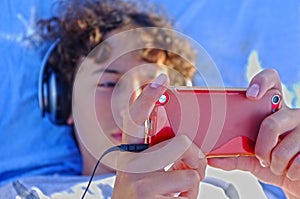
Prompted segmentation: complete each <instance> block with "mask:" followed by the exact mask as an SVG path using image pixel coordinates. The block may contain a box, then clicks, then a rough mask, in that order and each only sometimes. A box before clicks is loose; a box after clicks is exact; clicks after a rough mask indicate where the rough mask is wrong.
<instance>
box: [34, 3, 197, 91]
mask: <svg viewBox="0 0 300 199" xmlns="http://www.w3.org/2000/svg"><path fill="white" fill-rule="evenodd" d="M56 8H57V13H58V15H57V16H53V17H52V18H50V19H41V20H39V21H38V26H39V32H40V34H41V36H42V38H44V39H45V40H50V41H54V40H56V39H57V38H60V40H61V41H60V42H59V43H58V45H57V48H56V49H55V51H54V52H53V53H52V55H51V56H50V58H49V61H48V63H50V64H51V65H52V66H55V68H54V70H56V71H58V72H60V73H61V74H63V75H64V76H65V77H66V80H67V81H68V83H69V84H70V85H72V83H73V79H74V76H75V71H76V67H77V65H78V62H79V59H80V57H83V56H84V57H85V56H87V55H88V54H89V52H90V51H91V50H92V49H93V48H94V47H95V46H97V45H98V44H99V43H100V42H102V41H103V40H104V38H105V36H107V34H109V33H110V32H111V31H113V30H117V29H119V28H121V27H124V26H125V25H128V24H131V25H133V26H135V27H159V28H172V27H173V23H172V21H171V20H170V19H168V18H167V17H166V14H165V12H164V10H162V9H161V7H158V6H155V5H154V4H149V3H146V2H145V1H139V2H135V1H132V0H70V1H60V2H58V4H57V7H56ZM152 38H154V39H153V42H158V43H161V44H162V45H163V46H167V47H168V49H171V51H172V50H173V49H175V50H176V52H178V53H173V52H171V51H167V50H162V49H153V48H145V49H143V50H142V53H141V57H142V58H143V59H144V60H145V61H147V62H151V63H157V62H158V60H159V62H160V63H161V64H163V65H166V66H168V67H170V68H173V69H175V70H176V71H178V72H179V73H180V74H182V75H183V76H184V78H185V79H191V77H192V76H193V74H194V71H195V69H194V66H193V63H191V62H190V61H187V60H185V59H183V58H182V57H181V56H180V55H179V54H181V55H182V54H184V55H185V57H186V58H187V59H188V60H194V59H195V52H194V51H193V49H192V48H191V46H190V45H189V43H188V42H187V41H183V40H178V39H175V38H174V36H172V35H170V34H169V33H167V32H163V31H159V32H154V33H152ZM170 79H171V83H172V82H173V83H174V82H176V81H177V80H176V77H170Z"/></svg>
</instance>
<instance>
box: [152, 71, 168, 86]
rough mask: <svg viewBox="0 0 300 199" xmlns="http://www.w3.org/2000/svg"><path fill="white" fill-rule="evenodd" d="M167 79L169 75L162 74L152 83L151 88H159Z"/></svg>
mask: <svg viewBox="0 0 300 199" xmlns="http://www.w3.org/2000/svg"><path fill="white" fill-rule="evenodd" d="M166 81H167V75H166V74H163V73H162V74H160V75H159V76H158V77H157V78H156V79H154V81H153V82H152V83H151V84H150V87H151V88H158V87H160V86H162V85H163V84H164V83H165V82H166Z"/></svg>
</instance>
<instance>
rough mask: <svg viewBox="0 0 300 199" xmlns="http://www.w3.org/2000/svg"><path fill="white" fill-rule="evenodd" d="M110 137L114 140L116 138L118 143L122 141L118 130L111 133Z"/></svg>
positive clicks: (120, 132)
mask: <svg viewBox="0 0 300 199" xmlns="http://www.w3.org/2000/svg"><path fill="white" fill-rule="evenodd" d="M111 137H112V138H114V140H116V141H118V142H119V143H121V142H122V131H119V132H117V133H113V134H111Z"/></svg>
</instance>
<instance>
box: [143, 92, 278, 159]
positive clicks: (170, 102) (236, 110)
mask: <svg viewBox="0 0 300 199" xmlns="http://www.w3.org/2000/svg"><path fill="white" fill-rule="evenodd" d="M280 99H281V95H280V92H279V91H278V90H275V89H274V90H269V91H268V92H267V93H266V95H265V96H264V97H263V98H262V99H260V100H257V101H254V100H249V99H247V98H246V89H207V88H199V87H170V88H169V89H168V90H167V91H166V92H165V94H164V95H163V96H162V97H161V99H160V100H159V101H158V102H157V103H156V105H155V107H154V110H153V112H152V113H151V116H150V118H149V121H150V127H149V134H150V136H149V142H150V144H152V145H153V144H155V143H157V142H161V141H163V140H165V139H168V138H170V137H172V136H175V135H178V134H185V135H187V136H188V137H189V138H190V139H191V140H193V142H194V143H195V144H196V145H198V146H199V148H200V149H201V150H202V151H203V152H204V154H206V156H207V157H227V156H241V155H254V145H255V141H256V137H257V135H258V131H259V127H260V124H261V122H262V121H263V120H264V118H266V117H267V116H269V115H270V114H272V113H273V112H275V111H276V110H278V109H279V107H280Z"/></svg>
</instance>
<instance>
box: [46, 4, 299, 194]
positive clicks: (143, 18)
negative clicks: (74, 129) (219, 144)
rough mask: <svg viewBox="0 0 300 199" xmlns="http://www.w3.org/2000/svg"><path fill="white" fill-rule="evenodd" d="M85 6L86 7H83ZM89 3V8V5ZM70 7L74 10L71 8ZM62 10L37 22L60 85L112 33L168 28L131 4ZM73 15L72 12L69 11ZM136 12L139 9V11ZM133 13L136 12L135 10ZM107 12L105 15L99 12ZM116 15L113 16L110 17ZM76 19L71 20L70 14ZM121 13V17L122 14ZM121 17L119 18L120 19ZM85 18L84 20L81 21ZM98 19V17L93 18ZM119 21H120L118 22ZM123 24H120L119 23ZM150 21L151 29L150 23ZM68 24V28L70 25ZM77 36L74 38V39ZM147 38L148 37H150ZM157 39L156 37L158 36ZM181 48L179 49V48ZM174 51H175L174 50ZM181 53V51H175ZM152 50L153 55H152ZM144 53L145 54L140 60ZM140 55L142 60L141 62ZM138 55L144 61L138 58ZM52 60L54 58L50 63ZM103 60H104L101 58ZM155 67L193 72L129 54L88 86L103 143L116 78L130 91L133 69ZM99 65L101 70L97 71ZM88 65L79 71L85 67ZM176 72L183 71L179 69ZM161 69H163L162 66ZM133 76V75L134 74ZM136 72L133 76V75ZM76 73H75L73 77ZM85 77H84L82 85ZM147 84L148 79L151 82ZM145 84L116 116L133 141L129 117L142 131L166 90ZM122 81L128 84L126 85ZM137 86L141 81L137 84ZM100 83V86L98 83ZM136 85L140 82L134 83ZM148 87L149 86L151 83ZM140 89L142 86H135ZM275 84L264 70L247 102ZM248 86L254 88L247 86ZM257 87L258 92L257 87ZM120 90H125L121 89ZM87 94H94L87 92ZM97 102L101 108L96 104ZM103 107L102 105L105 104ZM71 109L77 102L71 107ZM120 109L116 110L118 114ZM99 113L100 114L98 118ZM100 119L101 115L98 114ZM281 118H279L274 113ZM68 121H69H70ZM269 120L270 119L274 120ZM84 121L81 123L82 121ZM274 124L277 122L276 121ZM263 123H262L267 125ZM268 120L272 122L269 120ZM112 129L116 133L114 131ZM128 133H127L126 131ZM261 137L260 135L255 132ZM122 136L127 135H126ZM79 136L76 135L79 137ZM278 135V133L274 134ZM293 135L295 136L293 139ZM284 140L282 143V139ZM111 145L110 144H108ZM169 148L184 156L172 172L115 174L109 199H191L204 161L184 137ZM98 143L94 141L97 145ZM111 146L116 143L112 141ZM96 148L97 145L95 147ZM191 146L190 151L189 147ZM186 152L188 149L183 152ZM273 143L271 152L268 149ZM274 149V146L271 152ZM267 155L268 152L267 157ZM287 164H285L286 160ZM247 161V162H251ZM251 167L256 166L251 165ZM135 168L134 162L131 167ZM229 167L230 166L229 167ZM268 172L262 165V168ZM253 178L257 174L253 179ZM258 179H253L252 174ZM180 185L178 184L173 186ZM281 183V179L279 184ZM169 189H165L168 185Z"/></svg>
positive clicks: (164, 57)
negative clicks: (51, 44)
mask: <svg viewBox="0 0 300 199" xmlns="http://www.w3.org/2000/svg"><path fill="white" fill-rule="evenodd" d="M85 3H87V4H85ZM94 3H95V4H94ZM75 5H76V6H75ZM65 6H66V7H62V8H64V9H62V11H63V12H62V13H61V14H62V15H61V16H59V17H58V18H52V19H51V20H50V21H43V22H42V23H43V24H45V25H44V26H43V27H46V29H45V28H44V29H43V30H46V32H47V34H46V35H47V36H49V37H47V38H48V39H52V41H54V40H55V39H56V38H60V40H61V41H60V42H59V43H58V44H57V47H56V49H57V50H56V51H54V52H53V56H51V57H50V59H49V61H50V64H51V65H53V66H55V68H54V69H55V70H58V71H59V72H60V73H61V74H64V75H65V76H66V80H67V82H68V84H70V85H71V84H72V83H73V79H74V76H75V73H76V71H77V69H78V66H79V65H80V61H81V60H82V59H83V58H84V57H86V56H87V54H88V53H89V51H90V50H91V49H92V48H93V47H94V46H96V45H97V44H99V43H100V42H101V41H103V40H104V39H106V38H108V37H110V36H113V35H114V34H116V32H118V31H124V30H128V29H131V28H138V27H148V26H155V27H170V26H168V25H167V24H164V23H163V22H162V21H161V20H162V19H163V18H157V17H154V18H151V15H150V17H149V15H148V14H145V13H143V12H139V11H136V10H135V9H133V8H134V7H132V6H133V5H132V4H127V3H124V4H123V3H122V2H119V1H107V2H93V1H88V2H80V1H78V2H77V1H74V2H73V3H72V2H71V3H70V4H66V5H65ZM74 9H76V10H74ZM139 9H140V8H139ZM139 9H138V10H139ZM105 11H107V12H105ZM116 11H119V12H116ZM74 13H76V14H74ZM126 13H127V14H126ZM123 15H124V18H123V17H122V16H123ZM87 16H88V17H87ZM99 16H104V17H99ZM120 19H121V20H120ZM122 19H123V20H124V21H123V20H122ZM151 21H152V23H153V24H152V23H151ZM72 22H73V23H72ZM123 22H129V23H128V24H131V23H132V22H134V23H132V24H131V27H130V26H129V27H128V26H126V25H127V24H126V23H125V24H124V23H123ZM77 33H78V34H77ZM150 35H151V34H150ZM158 35H159V34H158ZM180 44H182V43H180ZM119 45H125V43H124V41H122V42H120V43H119ZM108 46H109V47H108V49H110V50H104V51H101V49H100V53H99V51H98V53H96V55H97V56H96V58H97V59H95V58H94V59H95V61H93V59H90V60H89V58H87V59H88V61H91V62H89V63H92V64H94V65H97V66H98V67H99V68H100V69H101V66H102V67H103V66H105V67H106V65H105V61H109V58H107V57H106V55H105V53H104V54H103V52H105V51H109V52H108V55H111V54H114V53H115V51H114V50H115V49H117V48H118V44H117V43H108ZM177 47H178V46H177ZM180 47H181V48H182V46H180ZM152 50H153V49H152ZM187 52H188V51H186V50H184V51H183V53H187ZM144 53H145V54H144ZM141 54H142V56H141ZM143 54H144V55H143ZM153 54H154V56H153V57H154V58H153V57H151V58H152V59H150V58H149V56H150V55H153ZM56 56H57V57H56ZM105 57H106V58H105ZM149 62H150V63H157V64H158V65H161V64H165V65H171V66H173V67H174V68H175V69H177V70H178V71H179V72H180V73H182V74H183V77H184V79H187V80H188V79H190V78H191V77H192V74H193V72H184V71H193V68H192V67H191V65H190V64H189V63H186V62H184V61H182V59H180V57H179V56H177V55H173V54H168V53H167V52H164V51H160V50H159V51H155V50H154V51H151V50H150V51H148V52H147V48H146V50H144V51H142V53H141V52H140V51H135V52H131V53H129V54H126V55H123V56H121V57H120V58H119V59H117V60H116V61H114V62H113V63H111V64H109V67H111V68H108V69H109V70H106V71H105V73H103V75H102V76H101V78H100V79H98V80H99V83H98V82H96V85H95V84H94V89H95V87H97V90H96V98H97V102H99V104H98V105H97V107H98V108H99V109H98V110H97V111H96V112H98V114H97V116H98V120H99V123H101V124H102V125H104V124H106V125H107V126H106V127H103V128H102V129H103V133H106V136H107V137H110V138H114V137H117V136H115V134H116V133H117V134H118V133H119V130H120V129H119V126H118V125H117V124H116V122H115V118H114V117H113V113H112V111H111V110H110V102H111V96H112V94H113V93H112V92H113V90H114V87H115V86H116V85H118V86H120V85H121V84H119V81H120V79H122V78H121V77H122V75H125V74H128V73H129V74H130V76H129V77H130V78H128V79H127V78H126V79H125V80H124V81H123V79H122V82H121V83H123V82H125V83H124V85H126V86H127V85H128V84H129V85H131V86H132V82H134V81H133V80H134V78H132V77H134V76H132V75H134V74H135V73H133V74H131V73H130V71H131V70H132V68H134V66H137V65H141V64H145V63H149ZM101 64H102V65H101ZM87 66H88V65H85V67H87ZM182 66H184V67H183V69H182V68H181V67H182ZM163 67H165V66H163ZM157 70H158V71H160V70H161V67H160V66H159V67H157ZM134 72H136V71H135V70H134ZM138 72H139V71H138ZM78 73H80V71H78ZM88 78H89V77H87V79H88ZM152 79H153V78H152ZM152 79H151V80H148V81H147V82H146V83H147V84H148V83H150V84H149V85H148V86H146V87H145V88H144V89H143V91H142V92H141V94H140V95H139V97H138V98H137V99H136V100H134V102H132V104H130V107H129V112H130V115H126V114H125V116H124V115H122V114H120V116H119V117H120V118H121V119H120V120H122V122H124V123H123V125H124V126H125V129H126V127H127V128H128V129H129V130H130V131H128V132H131V133H136V134H134V135H135V136H138V134H140V133H143V132H142V131H141V129H140V128H131V127H130V126H131V125H132V123H131V120H128V119H126V118H128V117H129V116H130V117H131V118H132V120H133V121H134V122H135V123H137V124H138V125H137V126H136V127H140V126H142V124H143V122H144V120H145V119H146V117H147V116H148V114H149V110H151V107H152V105H153V103H154V102H155V101H156V100H157V99H158V97H159V96H160V95H161V94H162V93H163V91H164V89H165V88H166V87H167V86H168V85H169V83H168V82H169V80H168V78H167V77H166V76H165V75H160V76H158V78H157V79H155V80H154V81H153V80H152ZM127 80H128V81H129V82H127ZM142 80H143V81H145V80H144V78H143V79H142ZM170 80H171V82H176V81H175V80H173V79H172V78H170ZM101 81H103V82H101ZM139 81H141V80H139ZM151 82H152V83H151ZM138 83H139V84H141V85H142V86H144V85H145V83H143V82H142V81H141V82H138ZM279 84H280V80H279V78H278V76H277V75H276V73H275V72H274V71H272V70H266V71H264V72H263V73H260V74H259V75H258V76H257V77H256V78H254V79H253V81H252V83H251V84H250V85H251V86H250V87H249V89H248V92H247V93H248V97H249V98H251V99H252V100H253V99H257V98H259V97H261V96H262V95H264V93H265V92H266V91H267V90H268V89H270V88H273V87H275V88H278V89H280V86H279ZM253 85H254V86H253ZM257 85H259V86H257ZM126 86H125V88H126ZM134 88H135V87H133V88H131V90H130V89H129V91H132V92H133V91H136V89H134ZM92 91H94V90H93V89H92ZM100 102H101V103H100ZM103 102H108V104H105V103H103ZM76 103H77V102H76ZM121 111H122V109H121V108H120V112H121ZM282 111H284V114H286V115H287V116H288V117H291V118H295V117H294V116H293V117H292V116H290V115H292V113H295V114H297V111H294V110H289V109H286V108H284V109H283V110H282ZM100 113H102V114H101V115H100ZM103 113H105V115H104V114H103ZM278 113H283V112H280V111H279V112H278ZM70 116H71V115H70ZM274 117H275V116H274ZM83 119H85V118H83ZM279 119H280V118H279ZM268 120H269V119H266V121H268ZM270 120H272V118H271V119H270ZM292 121H294V123H293V124H294V127H295V129H296V127H297V125H298V124H297V121H295V119H294V120H292ZM67 122H68V123H70V124H71V123H72V118H71V117H70V119H69V120H68V121H67ZM269 125H270V123H268V122H266V124H265V126H266V127H264V128H270V126H269ZM116 129H117V130H116ZM131 130H132V131H131ZM261 131H262V132H263V131H264V130H261ZM126 132H127V131H126ZM80 133H82V132H80ZM279 134H281V133H279ZM294 134H296V133H294ZM263 135H264V134H262V133H260V136H259V137H261V138H259V139H262V140H264V138H263ZM277 135H278V134H275V133H274V134H273V136H274V137H275V140H276V136H277ZM122 139H123V142H127V143H135V142H140V139H136V138H132V137H131V136H128V135H123V138H122ZM283 139H285V138H283ZM112 140H113V139H112ZM174 140H175V143H174V145H176V146H181V145H183V147H186V148H188V150H187V151H186V152H185V153H184V154H183V155H182V156H181V158H179V160H178V161H177V162H176V163H175V165H174V166H173V167H172V169H171V170H172V171H166V172H165V171H162V170H158V171H152V172H148V173H139V174H137V173H130V172H123V171H118V172H117V178H116V183H115V188H114V194H113V197H114V198H141V197H143V198H154V197H159V196H161V197H165V198H166V197H168V196H169V197H170V198H172V197H173V196H172V195H173V194H174V193H177V192H180V193H181V196H182V197H186V198H196V197H197V193H198V188H199V182H200V180H201V179H203V175H204V170H205V159H204V158H203V155H201V151H200V150H199V149H198V148H197V147H196V146H194V145H191V142H190V140H189V139H187V138H186V137H179V138H175V139H174ZM78 141H79V145H80V148H81V151H82V155H83V160H84V170H83V172H84V173H85V174H90V171H91V168H92V166H94V163H95V162H96V159H95V157H93V156H92V155H91V154H89V149H88V148H86V146H85V145H84V144H83V143H81V139H79V140H78ZM97 141H98V140H97ZM115 142H116V143H117V141H116V140H115ZM99 145H101V144H100V143H99ZM190 145H191V146H190ZM188 146H190V147H188ZM274 146H275V145H274V143H273V146H272V147H274ZM275 147H277V146H275ZM256 151H257V154H260V153H261V151H260V149H259V145H257V146H256ZM268 151H269V152H268ZM270 151H271V150H270V149H269V150H267V151H266V153H270ZM127 155H129V154H124V155H122V157H121V158H125V161H128V162H127V163H128V164H130V163H131V162H134V161H129V160H128V158H127ZM289 160H290V159H289ZM217 161H218V160H216V161H215V162H213V161H212V162H210V163H211V164H212V165H216V166H218V164H217ZM251 161H252V160H251ZM255 161H256V160H255ZM137 163H141V162H139V160H138V161H137ZM277 164H278V162H274V165H277ZM229 165H230V164H229ZM102 166H103V167H102V168H101V169H100V170H98V175H101V174H103V173H106V172H109V171H107V169H108V168H107V167H105V166H104V165H102ZM264 166H268V165H266V164H265V165H264ZM265 171H266V172H265ZM264 172H265V174H264V176H265V177H266V179H268V180H269V181H270V182H271V183H274V184H275V183H276V181H275V180H273V177H274V176H275V175H274V174H273V173H272V172H268V170H267V169H265V170H264V169H263V170H262V173H264ZM255 174H257V173H255ZM257 175H258V174H257ZM176 179H180V180H176ZM284 179H286V177H285V178H284ZM170 181H171V182H172V183H169V182H170ZM287 185H288V186H286V185H282V186H283V187H284V188H285V191H286V192H287V193H291V194H295V193H293V186H294V187H298V186H299V185H297V183H296V182H292V181H289V184H287Z"/></svg>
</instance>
